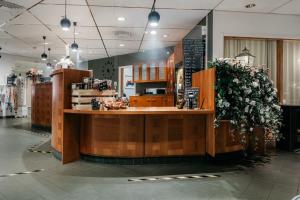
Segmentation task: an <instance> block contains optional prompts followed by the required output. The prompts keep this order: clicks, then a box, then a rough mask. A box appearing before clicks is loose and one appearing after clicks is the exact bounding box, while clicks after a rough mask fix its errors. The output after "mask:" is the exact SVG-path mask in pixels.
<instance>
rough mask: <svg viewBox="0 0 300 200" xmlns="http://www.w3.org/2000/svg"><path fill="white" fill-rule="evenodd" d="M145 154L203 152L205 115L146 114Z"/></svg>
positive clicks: (168, 154)
mask: <svg viewBox="0 0 300 200" xmlns="http://www.w3.org/2000/svg"><path fill="white" fill-rule="evenodd" d="M145 124H146V125H145V126H146V127H145V156H154V157H155V156H180V155H204V154H205V129H206V127H205V116H189V115H185V116H182V115H164V116H160V115H147V116H146V118H145Z"/></svg>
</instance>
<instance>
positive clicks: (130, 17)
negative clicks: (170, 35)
mask: <svg viewBox="0 0 300 200" xmlns="http://www.w3.org/2000/svg"><path fill="white" fill-rule="evenodd" d="M91 9H92V12H93V14H94V16H95V19H96V22H97V25H98V26H110V27H111V26H117V27H141V28H143V27H145V26H146V24H147V20H148V19H147V16H148V13H149V12H150V9H138V8H112V7H108V8H106V7H95V6H91ZM118 17H125V19H126V20H125V21H123V22H120V21H118Z"/></svg>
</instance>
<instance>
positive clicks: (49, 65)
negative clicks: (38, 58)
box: [47, 48, 52, 68]
mask: <svg viewBox="0 0 300 200" xmlns="http://www.w3.org/2000/svg"><path fill="white" fill-rule="evenodd" d="M50 51H51V49H50V48H48V55H49V58H48V62H47V67H48V68H51V67H52V65H51V61H50Z"/></svg>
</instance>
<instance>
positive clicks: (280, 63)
mask: <svg viewBox="0 0 300 200" xmlns="http://www.w3.org/2000/svg"><path fill="white" fill-rule="evenodd" d="M276 54H277V77H276V78H277V90H278V98H279V101H280V102H281V103H282V100H283V40H277V52H276Z"/></svg>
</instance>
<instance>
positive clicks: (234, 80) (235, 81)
mask: <svg viewBox="0 0 300 200" xmlns="http://www.w3.org/2000/svg"><path fill="white" fill-rule="evenodd" d="M232 82H234V83H237V84H238V83H239V82H240V81H239V79H237V78H235V79H233V80H232Z"/></svg>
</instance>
